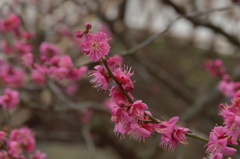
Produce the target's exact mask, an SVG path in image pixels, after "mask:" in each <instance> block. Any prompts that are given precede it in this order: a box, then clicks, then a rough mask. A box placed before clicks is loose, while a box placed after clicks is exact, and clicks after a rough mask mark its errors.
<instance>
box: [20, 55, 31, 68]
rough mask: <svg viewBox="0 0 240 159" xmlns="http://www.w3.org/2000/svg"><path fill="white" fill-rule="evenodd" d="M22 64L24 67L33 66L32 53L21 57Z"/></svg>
mask: <svg viewBox="0 0 240 159" xmlns="http://www.w3.org/2000/svg"><path fill="white" fill-rule="evenodd" d="M22 60H23V64H24V65H25V66H31V65H32V64H33V55H32V53H26V54H25V55H23V56H22Z"/></svg>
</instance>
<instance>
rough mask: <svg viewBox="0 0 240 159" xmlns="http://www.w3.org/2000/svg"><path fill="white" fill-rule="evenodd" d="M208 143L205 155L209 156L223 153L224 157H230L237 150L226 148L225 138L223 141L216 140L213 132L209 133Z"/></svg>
mask: <svg viewBox="0 0 240 159" xmlns="http://www.w3.org/2000/svg"><path fill="white" fill-rule="evenodd" d="M209 139H210V141H209V142H208V143H207V145H208V148H207V150H206V152H207V153H210V154H213V155H215V154H217V153H223V154H224V155H232V154H234V153H235V152H236V151H237V150H236V149H234V148H231V147H227V141H228V139H227V138H224V139H218V138H217V136H216V134H215V133H214V132H211V133H210V135H209Z"/></svg>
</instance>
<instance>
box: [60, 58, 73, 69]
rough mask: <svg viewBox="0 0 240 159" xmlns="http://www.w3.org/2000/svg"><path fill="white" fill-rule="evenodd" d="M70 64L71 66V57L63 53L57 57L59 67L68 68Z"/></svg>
mask: <svg viewBox="0 0 240 159" xmlns="http://www.w3.org/2000/svg"><path fill="white" fill-rule="evenodd" d="M72 66H73V63H72V59H71V58H70V56H68V55H65V56H62V57H61V58H60V59H59V67H66V68H70V67H72Z"/></svg>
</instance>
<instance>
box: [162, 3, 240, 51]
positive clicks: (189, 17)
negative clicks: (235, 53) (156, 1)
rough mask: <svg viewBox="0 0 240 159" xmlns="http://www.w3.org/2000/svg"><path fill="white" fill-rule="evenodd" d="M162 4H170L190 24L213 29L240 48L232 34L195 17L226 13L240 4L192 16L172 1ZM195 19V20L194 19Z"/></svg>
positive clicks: (192, 14) (239, 43)
mask: <svg viewBox="0 0 240 159" xmlns="http://www.w3.org/2000/svg"><path fill="white" fill-rule="evenodd" d="M161 1H162V2H164V3H165V4H168V5H169V6H171V7H173V9H174V10H175V11H176V12H177V13H178V14H180V15H182V16H183V17H185V18H186V19H188V20H189V21H190V22H192V23H193V24H194V25H198V26H204V27H207V28H209V29H212V30H213V31H214V32H216V33H219V34H221V35H223V36H225V37H226V38H227V39H228V40H229V42H231V43H232V44H234V45H236V46H238V47H240V42H239V40H238V39H237V37H235V36H232V35H230V34H228V33H227V32H226V31H224V30H223V29H222V28H220V27H218V26H215V25H214V24H212V23H210V22H205V21H202V20H200V19H196V18H194V17H199V16H203V15H206V14H209V13H212V12H215V11H224V10H227V9H230V8H233V7H235V6H239V5H240V3H239V2H238V3H234V4H233V5H231V6H227V7H223V8H218V9H209V10H207V11H201V12H196V13H191V14H186V11H185V10H184V9H183V8H181V7H180V6H177V5H176V4H174V3H173V2H172V1H171V0H161ZM193 18H194V19H193Z"/></svg>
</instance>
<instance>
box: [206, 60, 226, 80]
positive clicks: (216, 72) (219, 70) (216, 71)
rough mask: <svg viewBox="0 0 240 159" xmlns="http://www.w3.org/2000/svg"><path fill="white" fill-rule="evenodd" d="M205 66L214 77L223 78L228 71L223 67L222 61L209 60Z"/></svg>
mask: <svg viewBox="0 0 240 159" xmlns="http://www.w3.org/2000/svg"><path fill="white" fill-rule="evenodd" d="M203 66H204V67H205V68H206V69H207V70H208V71H209V72H210V74H211V75H212V76H213V77H221V76H223V75H224V74H225V72H226V69H225V68H224V66H223V61H222V60H221V59H216V60H215V61H211V60H207V61H205V62H204V63H203Z"/></svg>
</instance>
